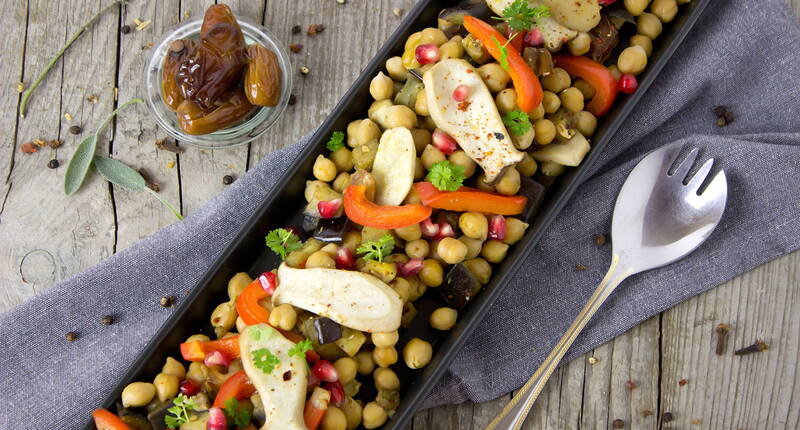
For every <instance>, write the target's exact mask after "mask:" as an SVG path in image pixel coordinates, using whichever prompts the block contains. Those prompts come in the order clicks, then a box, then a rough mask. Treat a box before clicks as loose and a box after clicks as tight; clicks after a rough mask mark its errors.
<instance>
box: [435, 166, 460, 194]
mask: <svg viewBox="0 0 800 430" xmlns="http://www.w3.org/2000/svg"><path fill="white" fill-rule="evenodd" d="M427 179H428V180H429V181H431V183H432V184H433V186H434V187H436V188H437V189H439V190H440V191H456V190H458V189H459V188H461V184H463V183H464V167H463V166H459V165H458V164H453V163H451V162H449V161H447V160H445V161H440V162H438V163H436V164H434V165H433V166H431V170H430V171H429V172H428V177H427Z"/></svg>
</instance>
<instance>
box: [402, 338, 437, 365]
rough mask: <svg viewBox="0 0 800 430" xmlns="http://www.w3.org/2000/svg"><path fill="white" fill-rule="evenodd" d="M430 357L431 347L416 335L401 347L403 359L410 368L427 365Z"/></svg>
mask: <svg viewBox="0 0 800 430" xmlns="http://www.w3.org/2000/svg"><path fill="white" fill-rule="evenodd" d="M431 357H433V347H432V346H431V344H430V343H428V342H426V341H424V340H422V339H420V338H418V337H415V338H413V339H411V340H410V341H408V343H407V344H406V346H405V347H404V348H403V361H405V362H406V366H408V367H409V368H410V369H421V368H423V367H425V366H427V365H428V363H430V361H431Z"/></svg>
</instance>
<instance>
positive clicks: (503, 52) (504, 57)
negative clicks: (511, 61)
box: [492, 36, 511, 70]
mask: <svg viewBox="0 0 800 430" xmlns="http://www.w3.org/2000/svg"><path fill="white" fill-rule="evenodd" d="M492 42H494V44H495V46H497V49H499V50H500V58H498V59H497V61H499V62H500V67H502V68H503V69H504V70H508V67H509V65H508V48H506V46H508V44H509V42H511V40H508V41H506V43H504V44H502V45H501V44H500V42H499V41H498V40H497V39H496V38H495V37H494V36H492Z"/></svg>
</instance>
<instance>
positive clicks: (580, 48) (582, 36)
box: [567, 31, 592, 55]
mask: <svg viewBox="0 0 800 430" xmlns="http://www.w3.org/2000/svg"><path fill="white" fill-rule="evenodd" d="M591 46H592V37H591V36H589V33H586V32H583V31H581V32H580V33H578V35H577V36H575V37H574V38H573V39H572V40H570V41H569V43H567V47H568V48H569V53H570V54H572V55H583V54H586V53H587V52H589V48H590V47H591Z"/></svg>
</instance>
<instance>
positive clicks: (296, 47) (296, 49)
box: [289, 43, 303, 54]
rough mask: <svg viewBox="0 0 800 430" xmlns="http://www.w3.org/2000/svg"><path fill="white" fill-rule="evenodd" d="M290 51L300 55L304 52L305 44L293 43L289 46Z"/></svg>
mask: <svg viewBox="0 0 800 430" xmlns="http://www.w3.org/2000/svg"><path fill="white" fill-rule="evenodd" d="M289 50H290V51H292V52H294V53H295V54H299V53H300V51H302V50H303V44H302V43H292V44H290V45H289Z"/></svg>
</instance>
